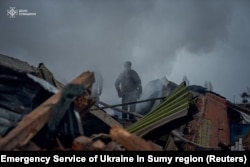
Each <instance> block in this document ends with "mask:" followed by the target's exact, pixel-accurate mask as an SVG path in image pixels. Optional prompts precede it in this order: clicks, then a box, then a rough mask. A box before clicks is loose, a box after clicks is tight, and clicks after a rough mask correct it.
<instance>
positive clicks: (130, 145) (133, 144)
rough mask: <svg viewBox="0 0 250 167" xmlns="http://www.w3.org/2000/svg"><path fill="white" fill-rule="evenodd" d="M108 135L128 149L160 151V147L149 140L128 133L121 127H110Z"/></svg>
mask: <svg viewBox="0 0 250 167" xmlns="http://www.w3.org/2000/svg"><path fill="white" fill-rule="evenodd" d="M110 136H111V138H112V139H113V140H115V141H117V142H118V143H120V144H121V145H122V146H123V147H124V148H125V149H126V150H128V151H149V150H154V151H162V148H161V147H159V146H157V145H156V144H153V143H152V142H151V141H145V140H143V139H142V138H140V137H138V136H136V135H134V134H130V133H129V132H127V131H126V130H125V129H123V128H121V127H117V126H114V127H112V129H111V131H110Z"/></svg>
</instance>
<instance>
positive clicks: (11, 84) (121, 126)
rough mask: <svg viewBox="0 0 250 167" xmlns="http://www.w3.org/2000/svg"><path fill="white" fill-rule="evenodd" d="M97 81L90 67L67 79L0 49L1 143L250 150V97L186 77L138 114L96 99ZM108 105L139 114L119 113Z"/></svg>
mask: <svg viewBox="0 0 250 167" xmlns="http://www.w3.org/2000/svg"><path fill="white" fill-rule="evenodd" d="M94 82H95V77H94V73H93V72H90V71H86V72H83V73H82V74H80V75H79V76H78V77H76V78H75V79H74V80H72V81H71V82H70V83H69V84H67V85H63V84H61V83H60V82H59V81H57V80H56V79H55V78H54V76H53V73H52V72H51V71H50V70H49V69H48V68H47V67H46V66H45V64H43V63H40V64H39V65H38V67H34V66H31V65H29V64H28V63H27V62H23V61H21V60H18V59H14V58H11V57H8V56H5V55H0V150H16V151H23V150H26V151H30V150H35V151H48V150H60V151H70V150H72V151H147V150H154V151H197V150H206V151H209V150H227V151H244V150H250V142H249V141H250V109H249V108H250V107H249V105H248V104H239V105H237V104H233V103H231V102H229V101H227V99H225V98H224V97H222V96H220V95H218V94H216V93H215V92H211V91H207V90H206V89H205V88H203V87H200V86H196V85H191V86H186V85H185V82H183V83H181V84H180V85H178V86H177V87H176V88H175V89H174V90H173V91H171V93H170V94H169V95H168V94H165V97H164V98H161V101H160V103H159V104H158V105H157V106H155V107H154V108H152V109H151V108H150V109H149V108H148V109H147V111H148V112H147V113H146V114H145V115H141V114H139V113H138V112H134V113H132V112H128V111H124V110H121V109H120V108H118V107H119V106H120V105H109V104H106V103H104V102H102V101H99V105H96V99H95V98H94V97H92V96H91V93H92V92H91V88H92V85H93V83H94ZM167 92H168V91H167ZM156 99H157V98H156ZM151 100H154V99H151ZM158 100H159V99H158ZM146 101H147V100H145V102H146ZM148 101H149V100H148ZM141 102H143V101H141ZM135 103H139V102H135ZM100 105H102V106H103V107H101V106H100ZM106 108H112V109H114V110H116V111H118V112H125V113H127V114H133V115H134V116H135V117H136V120H130V121H129V120H122V119H119V118H117V117H114V116H112V115H110V114H108V113H107V112H105V109H106Z"/></svg>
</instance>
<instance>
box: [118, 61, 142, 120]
mask: <svg viewBox="0 0 250 167" xmlns="http://www.w3.org/2000/svg"><path fill="white" fill-rule="evenodd" d="M131 66H132V63H131V62H130V61H126V62H125V63H124V71H122V72H121V73H120V75H119V76H118V78H117V79H116V81H115V88H116V91H117V93H118V97H120V98H122V104H124V103H129V102H134V101H136V100H137V99H139V98H140V96H141V94H142V86H141V79H140V77H139V75H138V73H137V72H136V71H135V70H133V69H132V68H131ZM122 109H123V110H127V111H130V112H135V110H136V104H131V105H123V106H122ZM122 118H123V119H127V114H126V113H122ZM129 119H130V120H132V121H133V120H135V118H134V115H132V114H130V115H129Z"/></svg>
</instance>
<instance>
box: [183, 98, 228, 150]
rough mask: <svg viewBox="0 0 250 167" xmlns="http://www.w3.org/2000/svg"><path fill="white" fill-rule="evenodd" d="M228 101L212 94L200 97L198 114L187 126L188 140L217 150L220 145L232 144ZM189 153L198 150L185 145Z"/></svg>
mask: <svg viewBox="0 0 250 167" xmlns="http://www.w3.org/2000/svg"><path fill="white" fill-rule="evenodd" d="M226 104H227V103H226V99H224V98H222V97H219V96H217V95H215V94H212V93H206V94H205V95H200V96H199V97H198V100H197V103H196V107H197V109H198V112H197V113H196V114H195V115H194V116H193V117H194V119H193V120H192V121H190V122H189V123H188V125H187V132H188V133H187V134H186V136H185V137H186V138H187V139H189V140H191V141H193V142H195V143H197V144H200V145H202V146H206V147H211V148H217V147H219V144H220V143H221V144H223V145H229V144H230V127H229V118H228V113H227V105H226ZM184 149H185V150H187V151H194V150H197V149H196V147H195V146H194V145H192V144H188V143H187V144H185V145H184Z"/></svg>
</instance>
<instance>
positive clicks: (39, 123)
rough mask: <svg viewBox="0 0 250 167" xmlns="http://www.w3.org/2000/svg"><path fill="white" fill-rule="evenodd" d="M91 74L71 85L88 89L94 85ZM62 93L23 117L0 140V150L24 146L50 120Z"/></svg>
mask: <svg viewBox="0 0 250 167" xmlns="http://www.w3.org/2000/svg"><path fill="white" fill-rule="evenodd" d="M94 80H95V79H94V75H93V72H90V71H87V72H84V73H82V74H81V75H79V76H78V77H77V78H75V79H74V80H73V81H72V82H71V84H79V85H84V86H85V88H90V87H91V86H92V84H93V83H94ZM61 92H62V91H59V92H58V93H56V94H54V95H53V96H51V97H50V98H49V99H47V100H46V101H45V102H44V103H42V104H41V105H40V106H38V107H37V108H36V109H34V110H33V111H32V112H31V113H30V114H28V115H27V116H25V117H24V118H23V119H22V120H21V121H20V122H19V123H18V125H17V126H16V127H15V128H14V129H13V130H12V131H10V132H9V133H8V134H7V135H6V136H5V137H3V138H2V139H0V150H13V149H14V148H15V147H17V146H20V145H25V144H27V142H28V141H29V140H30V139H31V138H32V137H34V136H35V135H36V134H37V132H38V131H39V130H40V129H41V128H42V127H43V126H44V125H45V124H46V123H47V122H48V121H49V120H50V118H51V116H52V113H53V108H52V107H53V106H54V105H55V104H56V103H57V102H58V101H59V100H60V95H61Z"/></svg>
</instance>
